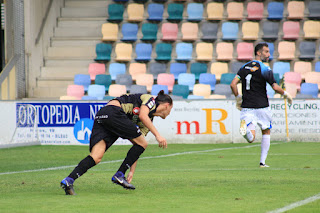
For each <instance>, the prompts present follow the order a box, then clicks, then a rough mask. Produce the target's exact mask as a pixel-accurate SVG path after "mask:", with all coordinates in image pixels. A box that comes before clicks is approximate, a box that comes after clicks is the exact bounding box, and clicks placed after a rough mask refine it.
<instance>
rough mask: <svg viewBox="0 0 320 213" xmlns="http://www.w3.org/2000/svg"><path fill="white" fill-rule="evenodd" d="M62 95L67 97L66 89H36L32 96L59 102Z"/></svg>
mask: <svg viewBox="0 0 320 213" xmlns="http://www.w3.org/2000/svg"><path fill="white" fill-rule="evenodd" d="M63 95H67V87H36V88H34V95H33V96H34V97H36V98H41V99H46V98H47V99H55V100H59V98H60V96H63Z"/></svg>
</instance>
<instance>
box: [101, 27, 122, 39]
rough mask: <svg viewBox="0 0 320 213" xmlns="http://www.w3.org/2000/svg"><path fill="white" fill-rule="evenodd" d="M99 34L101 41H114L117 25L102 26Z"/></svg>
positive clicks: (116, 36) (116, 34) (116, 37)
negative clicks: (100, 34)
mask: <svg viewBox="0 0 320 213" xmlns="http://www.w3.org/2000/svg"><path fill="white" fill-rule="evenodd" d="M101 33H102V41H116V40H117V39H118V24H113V23H104V24H102V27H101Z"/></svg>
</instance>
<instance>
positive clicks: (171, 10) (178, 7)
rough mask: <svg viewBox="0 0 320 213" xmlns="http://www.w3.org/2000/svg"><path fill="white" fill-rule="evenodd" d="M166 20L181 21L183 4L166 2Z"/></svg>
mask: <svg viewBox="0 0 320 213" xmlns="http://www.w3.org/2000/svg"><path fill="white" fill-rule="evenodd" d="M168 14H169V17H168V20H169V21H181V20H182V19H183V18H182V14H183V4H178V3H170V4H168Z"/></svg>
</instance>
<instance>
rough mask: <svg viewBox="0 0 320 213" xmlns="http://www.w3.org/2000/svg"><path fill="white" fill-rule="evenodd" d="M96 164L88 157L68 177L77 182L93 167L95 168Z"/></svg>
mask: <svg viewBox="0 0 320 213" xmlns="http://www.w3.org/2000/svg"><path fill="white" fill-rule="evenodd" d="M95 165H96V162H95V161H94V160H93V158H92V157H91V156H90V155H88V156H87V157H86V158H84V159H83V160H82V161H80V163H79V164H78V166H77V167H76V168H74V170H73V171H72V172H71V173H70V175H69V176H68V177H70V178H72V179H73V180H76V179H77V178H79V177H80V176H81V175H83V174H84V173H86V172H87V171H88V169H90V168H91V167H93V166H95Z"/></svg>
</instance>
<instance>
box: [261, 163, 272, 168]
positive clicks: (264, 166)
mask: <svg viewBox="0 0 320 213" xmlns="http://www.w3.org/2000/svg"><path fill="white" fill-rule="evenodd" d="M268 167H270V166H268V165H267V164H264V163H260V168H268Z"/></svg>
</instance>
